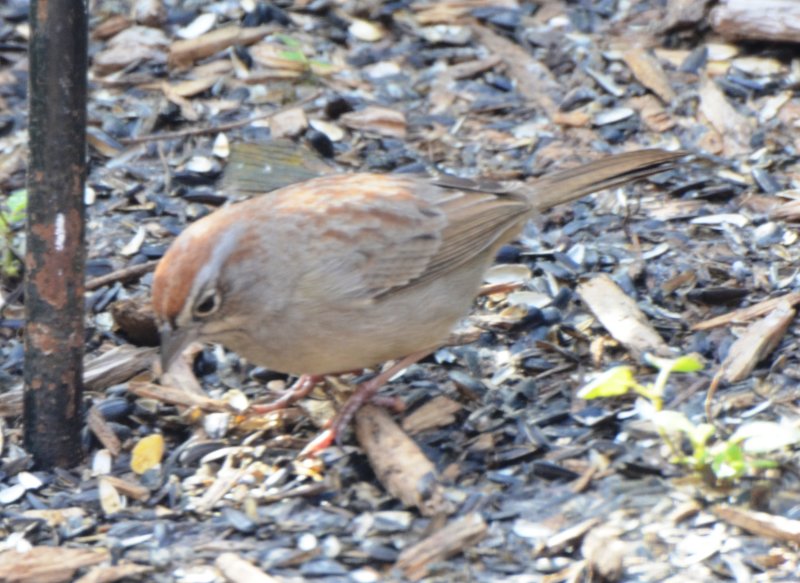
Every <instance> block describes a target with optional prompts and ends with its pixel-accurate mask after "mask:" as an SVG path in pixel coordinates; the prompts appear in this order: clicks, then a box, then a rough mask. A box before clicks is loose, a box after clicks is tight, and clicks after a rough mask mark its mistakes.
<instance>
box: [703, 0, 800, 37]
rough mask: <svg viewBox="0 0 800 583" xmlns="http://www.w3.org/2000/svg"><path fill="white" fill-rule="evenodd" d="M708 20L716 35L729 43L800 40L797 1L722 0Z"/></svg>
mask: <svg viewBox="0 0 800 583" xmlns="http://www.w3.org/2000/svg"><path fill="white" fill-rule="evenodd" d="M710 21H711V27H712V28H713V29H714V30H715V31H716V32H717V33H719V34H720V35H722V36H724V37H725V38H728V39H732V40H741V39H750V40H762V41H768V42H777V41H786V42H793V43H796V42H798V41H800V3H798V2H797V0H759V1H758V2H753V0H722V1H721V2H720V3H719V4H717V6H715V7H714V9H713V10H712V11H711V15H710Z"/></svg>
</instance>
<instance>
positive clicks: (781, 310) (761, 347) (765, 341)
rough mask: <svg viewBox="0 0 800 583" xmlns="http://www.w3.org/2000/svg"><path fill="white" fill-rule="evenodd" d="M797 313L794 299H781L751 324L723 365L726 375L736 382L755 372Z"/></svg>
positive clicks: (731, 381)
mask: <svg viewBox="0 0 800 583" xmlns="http://www.w3.org/2000/svg"><path fill="white" fill-rule="evenodd" d="M795 313H796V312H795V310H794V308H793V307H792V304H791V303H790V302H788V301H786V302H781V303H779V304H778V305H777V306H776V307H775V309H774V310H773V311H772V312H770V313H769V315H767V316H766V317H765V318H763V319H762V320H759V321H758V322H754V323H752V324H751V325H750V326H748V328H747V330H745V332H744V334H742V335H741V336H740V337H739V338H738V339H737V340H736V342H734V343H733V345H732V346H731V348H730V350H729V351H728V356H727V357H726V358H725V360H724V361H723V363H722V365H721V367H720V370H721V371H722V378H723V379H724V380H726V381H728V382H730V383H735V382H737V381H740V380H742V379H744V378H746V377H747V376H748V375H749V374H750V373H751V372H753V369H754V368H755V367H756V365H757V364H758V363H759V362H761V361H762V360H764V358H766V356H767V355H769V354H770V353H771V352H772V351H773V350H774V349H775V347H776V346H777V345H778V343H779V342H780V341H781V339H782V338H783V335H784V334H786V330H787V329H788V328H789V324H791V323H792V320H794V316H795Z"/></svg>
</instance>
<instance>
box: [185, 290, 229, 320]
mask: <svg viewBox="0 0 800 583" xmlns="http://www.w3.org/2000/svg"><path fill="white" fill-rule="evenodd" d="M221 299H222V298H221V297H220V295H219V292H218V291H217V290H209V291H207V292H205V293H204V294H203V295H201V296H200V297H198V298H197V301H196V302H195V304H194V308H193V309H192V313H193V314H194V315H195V316H197V317H199V318H205V317H206V316H210V315H211V314H213V313H214V312H216V311H217V310H218V309H219V305H220V300H221Z"/></svg>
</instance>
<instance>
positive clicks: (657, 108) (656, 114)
mask: <svg viewBox="0 0 800 583" xmlns="http://www.w3.org/2000/svg"><path fill="white" fill-rule="evenodd" d="M628 103H630V105H631V107H633V108H634V109H635V110H636V111H638V112H639V116H640V117H641V118H642V121H643V122H644V123H645V125H646V126H647V127H648V128H649V129H651V130H653V131H654V132H666V131H667V130H671V129H672V128H674V127H675V124H676V122H675V119H673V117H672V116H671V115H670V114H669V113H668V112H667V110H666V109H664V106H663V105H661V103H660V102H659V101H658V99H656V98H655V97H654V96H652V95H642V96H640V97H633V98H631V99H630V100H629V101H628Z"/></svg>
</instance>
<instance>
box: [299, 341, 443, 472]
mask: <svg viewBox="0 0 800 583" xmlns="http://www.w3.org/2000/svg"><path fill="white" fill-rule="evenodd" d="M430 353H431V351H430V350H420V351H419V352H415V353H413V354H409V355H408V356H406V357H405V358H403V359H401V360H398V361H397V362H396V363H395V364H393V365H392V366H390V367H389V368H387V369H386V370H385V371H383V372H381V373H380V374H378V375H376V376H374V377H372V378H371V379H369V380H368V381H365V382H363V383H361V384H360V385H358V387H357V388H356V390H355V392H354V393H353V394H352V395H351V396H350V398H349V399H347V401H345V403H344V405H342V408H341V409H339V412H338V413H337V414H336V416H335V417H334V418H333V419H332V420H331V422H330V427H328V428H327V429H325V430H324V431H323V432H322V433H320V434H319V435H318V436H317V437H315V438H314V439H313V440H312V441H311V442H309V444H308V445H306V446H305V447H304V448H303V451H301V452H300V457H306V456H313V455H316V454H318V453H320V452H321V451H322V450H323V449H325V448H327V447H329V446H330V445H331V444H333V443H334V441H335V442H337V443H338V441H339V439H340V436H341V434H342V433H343V432H344V429H345V428H346V427H347V426H348V425H349V424H350V422H351V421H352V420H353V416H354V415H355V414H356V412H357V411H358V410H359V409H360V408H361V407H362V406H363V405H365V404H367V403H369V402H370V401H373V402H374V401H375V400H376V399H378V400H380V401H381V403H380V404H381V405H385V404H386V400H385V399H383V398H380V397H376V394H377V392H378V390H379V389H380V388H381V387H382V386H384V385H385V384H386V383H387V382H389V380H390V379H391V378H392V377H393V376H394V375H396V374H397V373H399V372H400V371H402V370H403V369H406V368H408V367H409V366H411V365H412V364H414V363H416V362H419V361H420V360H422V359H423V358H425V357H426V356H428V355H429V354H430ZM392 401H393V402H392V406H393V408H395V407H397V400H394V399H393V400H392Z"/></svg>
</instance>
